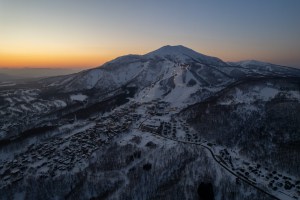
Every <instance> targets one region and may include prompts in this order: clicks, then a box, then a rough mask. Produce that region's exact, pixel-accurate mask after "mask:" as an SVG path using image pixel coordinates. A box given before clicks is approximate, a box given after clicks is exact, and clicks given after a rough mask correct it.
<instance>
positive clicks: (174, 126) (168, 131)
mask: <svg viewBox="0 0 300 200" xmlns="http://www.w3.org/2000/svg"><path fill="white" fill-rule="evenodd" d="M176 112H177V108H172V107H170V105H169V104H168V103H167V102H162V101H158V100H154V101H151V102H146V103H137V102H131V103H129V104H127V105H126V106H123V107H120V108H118V109H116V110H114V111H113V112H112V113H110V115H103V116H101V117H91V118H90V119H89V120H90V121H92V122H94V123H95V124H94V126H92V127H89V128H88V129H86V130H84V131H81V132H78V133H71V134H64V135H63V136H61V137H54V138H52V139H50V140H47V141H45V142H43V143H40V144H32V145H30V146H29V147H28V148H27V150H26V151H25V152H22V153H20V154H17V155H15V156H14V159H13V160H10V161H5V162H3V163H2V164H1V165H0V187H1V188H2V187H5V186H8V185H10V184H14V183H15V182H18V181H21V180H22V179H23V178H24V176H29V175H32V176H40V177H43V178H51V177H55V176H58V175H60V174H62V173H68V172H69V171H73V172H76V170H77V171H80V170H83V169H84V168H85V167H86V165H87V163H88V159H89V158H90V156H91V155H92V153H93V152H94V151H96V150H97V149H99V148H100V146H102V145H105V144H107V143H109V142H110V141H111V140H112V138H113V137H114V136H116V135H118V134H121V133H126V132H129V131H130V130H131V129H137V130H139V131H142V132H149V133H152V134H153V135H154V136H155V137H163V138H167V139H171V140H174V141H178V142H183V143H185V144H196V145H201V146H203V147H205V148H207V149H209V150H210V151H211V152H212V154H213V156H214V158H215V160H216V161H217V162H218V163H219V164H220V165H221V166H223V167H224V168H226V169H227V170H229V171H231V172H232V173H233V174H234V175H235V176H236V177H237V178H236V182H237V184H239V182H240V181H241V179H242V180H245V181H248V182H249V183H250V184H252V185H254V186H257V187H261V188H265V189H267V190H268V191H271V192H272V191H273V192H276V191H280V192H281V193H282V194H285V195H287V196H289V197H291V198H293V199H298V198H297V196H299V195H300V181H299V180H294V179H293V178H291V177H289V176H288V175H286V174H282V173H279V172H277V171H275V170H272V169H268V168H265V167H263V166H261V165H260V164H257V163H251V162H249V161H246V160H243V159H241V158H240V157H239V155H238V154H237V153H236V152H235V151H234V150H231V149H227V148H224V147H221V146H218V145H216V144H214V143H211V142H208V141H206V140H204V139H203V138H201V137H200V135H199V133H197V132H196V131H195V130H194V129H192V128H191V127H190V126H189V125H188V124H187V123H186V122H185V121H184V120H182V119H180V118H175V117H174V115H175V114H176Z"/></svg>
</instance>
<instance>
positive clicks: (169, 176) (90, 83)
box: [0, 46, 300, 200]
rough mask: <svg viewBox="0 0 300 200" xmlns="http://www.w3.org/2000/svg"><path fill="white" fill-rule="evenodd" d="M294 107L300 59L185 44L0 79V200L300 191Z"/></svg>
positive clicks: (286, 195) (291, 194) (299, 91)
mask: <svg viewBox="0 0 300 200" xmlns="http://www.w3.org/2000/svg"><path fill="white" fill-rule="evenodd" d="M299 112H300V70H299V69H295V68H289V67H284V66H279V65H274V64H269V63H264V62H259V61H241V62H235V63H233V62H228V63H226V62H223V61H222V60H221V59H219V58H215V57H211V56H206V55H203V54H201V53H197V52H195V51H193V50H192V49H189V48H186V47H184V46H164V47H162V48H160V49H158V50H155V51H153V52H150V53H147V54H145V55H127V56H122V57H119V58H116V59H114V60H112V61H110V62H107V63H105V64H104V65H102V66H100V67H97V68H94V69H89V70H85V71H82V72H78V73H75V74H71V75H65V76H58V77H51V78H46V79H41V80H35V81H30V82H27V83H22V84H16V85H5V86H4V85H3V86H1V85H0V122H1V123H0V199H14V198H15V199H20V198H21V199H22V198H25V199H26V198H27V199H120V198H123V199H199V198H200V199H201V198H202V197H203V195H204V196H206V195H207V193H209V195H210V196H214V197H215V199H218V200H219V199H235V200H238V199H274V198H275V199H300V189H299V188H300V181H299V178H300V177H299V170H298V168H299V155H300V151H299V147H298V146H299V145H298V144H299V141H300V132H299V130H300V118H299V114H298V113H299ZM203 191H204V192H203ZM203 198H204V197H203ZM210 199H212V198H210Z"/></svg>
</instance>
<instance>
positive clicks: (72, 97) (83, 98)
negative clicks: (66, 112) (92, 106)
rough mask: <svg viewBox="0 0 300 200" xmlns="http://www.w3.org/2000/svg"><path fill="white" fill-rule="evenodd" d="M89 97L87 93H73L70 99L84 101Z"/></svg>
mask: <svg viewBox="0 0 300 200" xmlns="http://www.w3.org/2000/svg"><path fill="white" fill-rule="evenodd" d="M87 98H88V97H87V96H86V95H83V94H73V95H71V96H70V99H71V100H72V101H84V100H86V99H87Z"/></svg>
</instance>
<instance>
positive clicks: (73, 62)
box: [0, 54, 116, 68]
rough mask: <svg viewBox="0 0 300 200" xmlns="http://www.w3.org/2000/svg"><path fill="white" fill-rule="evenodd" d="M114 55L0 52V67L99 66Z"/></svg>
mask: <svg viewBox="0 0 300 200" xmlns="http://www.w3.org/2000/svg"><path fill="white" fill-rule="evenodd" d="M115 57H116V56H113V55H111V56H105V57H104V56H100V55H95V54H91V55H82V54H81V55H80V54H68V55H62V54H59V55H57V54H0V61H1V62H0V67H7V68H23V67H32V68H41V67H46V68H91V67H97V66H100V65H102V64H103V63H105V62H107V61H109V60H111V59H113V58H115Z"/></svg>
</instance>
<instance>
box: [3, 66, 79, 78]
mask: <svg viewBox="0 0 300 200" xmlns="http://www.w3.org/2000/svg"><path fill="white" fill-rule="evenodd" d="M82 70H83V69H73V68H70V69H68V68H57V69H56V68H0V81H12V80H20V79H28V78H41V77H50V76H59V75H67V74H72V73H76V72H79V71H82Z"/></svg>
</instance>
